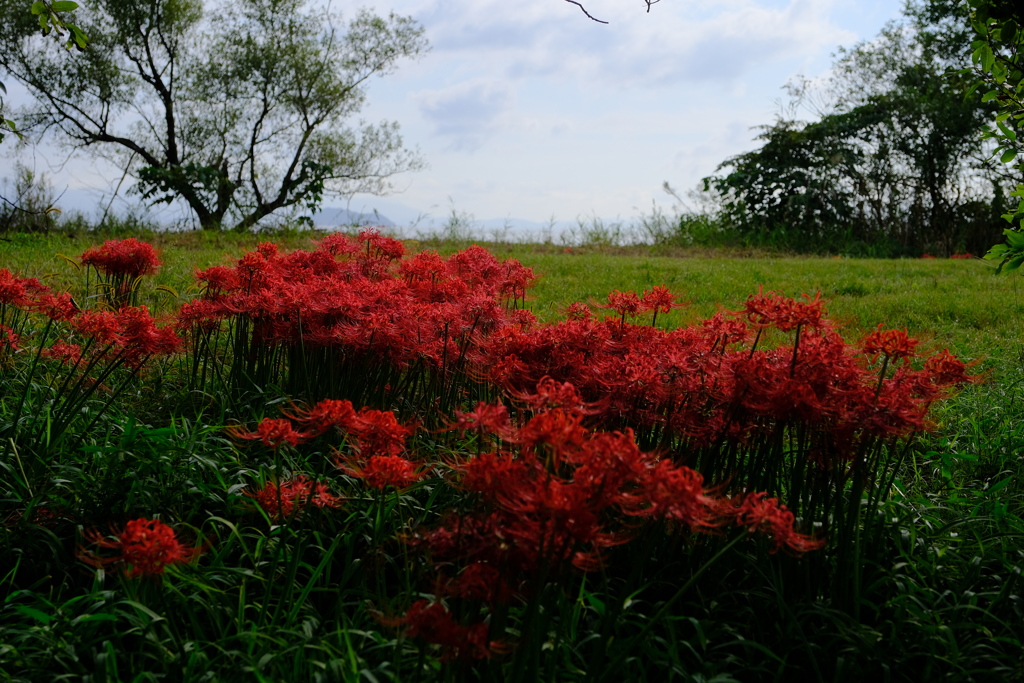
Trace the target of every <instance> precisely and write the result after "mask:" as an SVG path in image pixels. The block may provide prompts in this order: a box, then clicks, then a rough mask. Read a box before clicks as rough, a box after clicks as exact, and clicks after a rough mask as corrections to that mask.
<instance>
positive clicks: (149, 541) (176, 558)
mask: <svg viewBox="0 0 1024 683" xmlns="http://www.w3.org/2000/svg"><path fill="white" fill-rule="evenodd" d="M86 539H87V540H88V541H89V542H90V543H92V544H93V545H96V546H99V547H100V548H109V549H112V550H119V551H120V554H119V555H117V556H116V557H107V558H103V557H99V556H97V555H94V554H93V553H90V552H88V551H86V550H84V549H82V548H79V553H78V556H79V558H80V559H81V560H82V561H83V562H85V563H87V564H90V565H92V566H94V567H103V566H106V565H110V564H119V565H129V566H131V570H130V571H129V572H128V576H131V577H134V576H159V575H160V574H163V573H164V568H166V567H167V566H168V565H172V564H184V563H186V562H191V561H192V560H194V559H195V558H196V557H198V556H199V554H200V553H201V552H202V548H186V547H185V546H183V545H182V544H181V542H180V541H179V540H178V539H177V537H176V536H175V535H174V530H173V529H171V527H169V526H167V525H166V524H164V523H163V522H161V521H159V520H156V519H152V520H150V519H146V518H145V517H143V518H140V519H133V520H132V521H130V522H128V523H127V524H126V525H125V528H124V531H123V532H121V533H120V534H118V535H117V538H116V539H114V540H112V539H109V538H104V537H102V536H100V534H99V533H97V532H96V531H95V530H93V531H91V532H87V533H86Z"/></svg>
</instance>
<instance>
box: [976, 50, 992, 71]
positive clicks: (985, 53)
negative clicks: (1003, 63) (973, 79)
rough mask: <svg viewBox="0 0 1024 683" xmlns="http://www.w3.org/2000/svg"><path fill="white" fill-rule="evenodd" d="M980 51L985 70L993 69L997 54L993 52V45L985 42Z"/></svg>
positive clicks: (982, 65) (982, 66)
mask: <svg viewBox="0 0 1024 683" xmlns="http://www.w3.org/2000/svg"><path fill="white" fill-rule="evenodd" d="M978 52H980V53H981V55H980V57H979V59H980V61H981V68H982V69H984V70H985V71H992V65H993V64H994V63H995V61H996V56H995V54H993V52H992V46H991V45H989V44H988V43H985V44H984V45H982V46H981V49H979V50H978Z"/></svg>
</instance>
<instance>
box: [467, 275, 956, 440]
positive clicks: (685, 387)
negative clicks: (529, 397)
mask: <svg viewBox="0 0 1024 683" xmlns="http://www.w3.org/2000/svg"><path fill="white" fill-rule="evenodd" d="M769 329H774V330H777V331H778V332H794V333H795V337H793V344H792V345H791V346H781V347H778V348H772V349H762V348H758V347H757V345H758V342H759V340H760V339H761V338H762V335H763V333H765V332H766V331H767V330H769ZM915 346H916V341H914V340H912V339H909V338H908V337H907V335H906V333H905V332H902V331H898V330H882V329H881V328H880V329H879V330H876V331H875V332H873V333H872V334H871V335H869V336H868V337H867V338H866V339H865V340H864V342H862V344H861V345H860V346H859V347H858V346H854V345H850V344H848V343H847V342H846V341H844V340H843V338H842V337H841V336H840V334H839V333H838V332H837V331H836V329H835V328H834V327H833V326H832V325H831V323H829V321H828V319H827V316H826V314H825V311H824V308H823V306H822V302H821V301H820V300H819V299H817V298H813V299H812V298H810V297H805V298H803V299H790V298H787V297H784V296H782V295H780V294H776V293H774V292H768V293H761V294H758V295H755V296H752V297H750V298H749V299H748V301H747V303H746V305H745V306H744V308H743V310H741V311H738V312H735V313H720V314H718V315H716V316H715V317H713V318H711V319H709V320H705V321H703V322H701V323H699V324H696V325H693V326H690V327H685V328H679V329H676V330H672V331H663V330H658V329H655V328H653V327H650V326H635V325H628V324H622V323H621V322H620V321H619V320H605V321H598V320H595V319H594V318H593V317H591V316H588V315H576V316H575V317H574V318H573V319H570V320H566V321H563V322H560V323H557V324H554V325H549V326H537V327H534V328H531V329H518V328H504V329H501V330H498V331H497V332H496V333H495V334H493V335H492V336H491V337H490V338H489V339H488V340H487V342H486V343H485V344H484V346H483V348H482V352H481V354H480V356H478V358H477V360H478V362H479V363H480V365H481V367H484V368H488V377H489V378H490V379H491V380H492V381H493V382H495V383H496V384H498V385H499V386H501V387H502V388H503V389H504V390H505V391H506V392H507V393H509V394H510V395H516V394H521V393H523V392H524V391H528V390H530V388H531V387H533V386H536V384H537V382H538V381H539V380H540V379H541V378H543V377H546V376H549V377H553V378H555V379H557V380H559V381H562V382H571V383H572V384H573V385H574V386H576V387H577V388H578V389H579V390H580V392H581V394H582V395H583V397H584V398H585V399H586V400H587V401H590V402H593V403H594V404H595V411H596V412H597V415H596V416H595V417H594V418H593V420H592V422H593V423H594V424H600V425H605V426H609V427H623V426H630V427H634V428H636V429H638V430H640V431H642V432H643V433H644V434H646V435H652V434H653V435H657V438H659V439H668V440H670V441H671V440H675V441H676V442H677V443H681V444H682V446H681V447H684V448H687V449H693V448H701V447H705V446H709V445H711V444H715V443H718V442H720V440H722V439H725V440H728V441H733V442H737V443H740V444H750V443H752V442H753V441H754V440H755V439H756V437H758V436H763V435H765V434H768V433H773V432H774V431H775V430H777V429H778V428H779V427H780V426H781V425H785V424H793V423H800V424H802V425H805V426H806V427H807V428H809V429H810V430H811V432H813V441H814V444H813V445H812V447H811V448H812V449H815V450H820V451H822V452H824V453H828V454H831V455H832V456H834V457H836V458H838V459H839V460H843V459H849V458H851V457H853V454H854V453H855V452H857V448H858V446H859V444H860V443H861V442H862V441H863V440H864V439H877V438H883V439H885V438H890V437H902V436H906V435H908V434H910V433H912V432H915V431H918V430H921V429H923V428H924V427H925V426H926V420H925V416H926V414H927V411H928V408H929V406H930V404H931V403H932V402H933V401H934V400H935V399H936V398H938V397H940V396H942V395H943V393H944V392H945V391H946V390H948V389H949V388H950V387H951V386H952V385H955V384H958V383H962V382H964V381H967V380H968V376H967V374H966V372H965V368H964V364H963V363H961V362H960V361H959V360H957V359H956V357H955V356H953V355H952V354H949V353H948V352H945V351H944V352H943V353H942V354H940V355H938V356H933V357H932V358H931V359H929V360H926V361H925V363H924V367H923V368H922V369H914V368H913V367H911V365H909V364H907V363H906V362H904V363H902V364H900V365H899V367H897V369H896V370H895V372H893V373H889V372H888V370H891V369H892V368H893V366H894V365H895V364H896V363H897V362H898V361H901V360H903V361H905V360H906V359H909V358H910V357H912V356H913V355H914V349H915ZM879 355H882V356H884V359H885V367H883V368H881V369H879V368H877V367H873V366H872V364H871V363H872V362H874V361H876V360H877V359H878V357H879ZM940 366H941V367H942V368H943V369H942V370H941V371H940ZM652 438H653V437H652ZM664 442H665V443H667V442H668V441H664Z"/></svg>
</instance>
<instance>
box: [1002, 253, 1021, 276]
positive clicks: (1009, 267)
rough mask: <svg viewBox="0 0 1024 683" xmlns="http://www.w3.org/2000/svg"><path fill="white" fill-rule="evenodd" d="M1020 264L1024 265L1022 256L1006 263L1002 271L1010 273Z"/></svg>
mask: <svg viewBox="0 0 1024 683" xmlns="http://www.w3.org/2000/svg"><path fill="white" fill-rule="evenodd" d="M1022 263H1024V256H1018V257H1017V258H1015V259H1011V260H1010V261H1008V262H1007V263H1006V267H1005V268H1003V271H1004V272H1007V273H1012V272H1013V271H1015V270H1017V269H1018V268H1020V266H1021V264H1022Z"/></svg>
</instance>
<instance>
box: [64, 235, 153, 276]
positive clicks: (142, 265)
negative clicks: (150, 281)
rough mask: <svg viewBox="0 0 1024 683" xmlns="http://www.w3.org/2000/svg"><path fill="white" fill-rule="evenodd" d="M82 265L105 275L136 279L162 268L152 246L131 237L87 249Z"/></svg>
mask: <svg viewBox="0 0 1024 683" xmlns="http://www.w3.org/2000/svg"><path fill="white" fill-rule="evenodd" d="M82 264H83V265H86V266H92V267H94V268H96V270H98V271H100V272H102V273H104V274H105V275H110V276H115V277H125V278H131V279H134V278H138V277H141V276H143V275H148V274H150V273H152V272H155V271H156V269H157V268H158V267H159V266H160V259H159V258H157V255H156V250H155V249H153V245H152V244H149V243H147V242H140V241H138V240H137V239H135V238H134V237H129V238H128V239H125V240H120V241H117V240H110V241H107V242H104V243H103V246H102V247H98V248H93V249H87V250H86V251H85V252H84V253H83V254H82Z"/></svg>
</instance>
